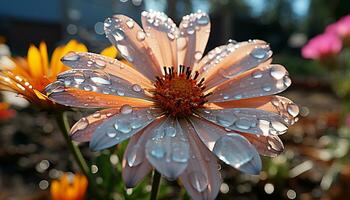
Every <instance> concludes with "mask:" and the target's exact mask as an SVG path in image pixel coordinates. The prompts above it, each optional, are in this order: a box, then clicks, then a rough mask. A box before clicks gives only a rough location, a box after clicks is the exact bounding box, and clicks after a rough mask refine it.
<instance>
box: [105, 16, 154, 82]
mask: <svg viewBox="0 0 350 200" xmlns="http://www.w3.org/2000/svg"><path fill="white" fill-rule="evenodd" d="M104 29H105V33H106V36H107V38H108V39H109V40H110V42H111V43H112V44H114V45H115V46H116V47H117V49H118V50H119V52H120V53H121V55H122V56H123V57H124V58H125V59H127V60H128V61H129V62H130V63H132V64H133V66H135V68H136V69H137V70H138V71H139V72H141V73H142V74H143V75H145V76H146V77H148V78H149V79H150V80H154V79H155V77H156V76H157V75H160V74H161V69H160V67H159V63H158V61H157V59H156V57H155V56H154V54H153V52H152V50H151V49H150V47H149V46H148V43H147V42H146V41H145V37H146V35H145V32H144V31H143V30H142V29H141V28H140V26H139V25H138V24H137V23H136V22H134V21H133V20H132V19H130V18H129V17H126V16H124V15H114V16H113V17H112V18H107V19H106V20H105V23H104Z"/></svg>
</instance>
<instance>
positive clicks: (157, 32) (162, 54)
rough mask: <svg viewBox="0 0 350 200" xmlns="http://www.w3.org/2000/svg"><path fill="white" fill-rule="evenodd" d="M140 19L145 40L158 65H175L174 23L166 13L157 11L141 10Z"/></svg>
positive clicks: (177, 31) (177, 33)
mask: <svg viewBox="0 0 350 200" xmlns="http://www.w3.org/2000/svg"><path fill="white" fill-rule="evenodd" d="M141 20H142V27H143V29H144V30H145V32H146V41H147V43H148V45H149V46H150V48H151V49H152V52H153V54H154V56H155V58H156V59H157V60H158V62H159V67H160V68H162V67H164V66H166V67H171V66H172V67H176V66H177V65H178V64H177V47H176V46H177V45H176V38H178V35H179V30H178V28H177V26H176V24H175V23H174V22H173V21H172V20H171V19H170V18H169V17H168V16H167V15H166V14H164V13H162V12H157V11H150V12H147V11H143V12H142V14H141Z"/></svg>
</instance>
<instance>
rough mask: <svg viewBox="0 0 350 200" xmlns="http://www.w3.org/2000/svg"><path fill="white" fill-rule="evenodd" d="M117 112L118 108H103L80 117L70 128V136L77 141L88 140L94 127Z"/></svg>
mask: <svg viewBox="0 0 350 200" xmlns="http://www.w3.org/2000/svg"><path fill="white" fill-rule="evenodd" d="M118 113H119V109H115V108H112V109H105V110H101V111H96V112H95V113H94V114H92V115H89V116H87V117H83V118H81V119H80V120H79V121H78V122H76V123H75V124H74V125H73V127H72V128H71V130H70V135H71V138H72V139H73V140H75V141H77V142H87V141H90V139H91V137H92V134H93V133H94V132H95V130H96V128H97V127H98V126H99V125H101V124H102V123H103V122H105V121H106V120H107V119H108V118H109V117H111V116H113V115H116V114H118Z"/></svg>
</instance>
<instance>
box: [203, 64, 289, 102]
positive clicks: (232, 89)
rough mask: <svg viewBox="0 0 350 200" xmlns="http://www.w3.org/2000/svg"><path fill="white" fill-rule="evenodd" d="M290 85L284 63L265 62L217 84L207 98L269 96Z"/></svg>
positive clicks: (211, 100) (212, 99)
mask: <svg viewBox="0 0 350 200" xmlns="http://www.w3.org/2000/svg"><path fill="white" fill-rule="evenodd" d="M290 85H291V80H290V78H289V74H288V72H287V70H286V69H285V68H284V67H283V66H282V65H268V63H265V64H263V65H261V66H259V67H256V68H254V69H252V70H249V71H247V72H244V73H242V74H240V75H237V76H234V77H233V78H231V79H230V80H228V81H226V82H224V83H223V84H221V85H219V86H217V87H216V88H214V89H213V90H212V92H213V94H212V95H210V96H209V97H208V98H207V99H208V101H209V102H223V101H231V100H237V99H247V98H253V97H261V96H269V95H272V94H277V93H280V92H282V91H284V90H285V89H287V88H288V87H289V86H290Z"/></svg>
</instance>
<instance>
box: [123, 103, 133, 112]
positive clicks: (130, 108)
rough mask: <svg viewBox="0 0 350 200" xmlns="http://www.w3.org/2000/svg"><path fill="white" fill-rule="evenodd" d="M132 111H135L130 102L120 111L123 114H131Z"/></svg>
mask: <svg viewBox="0 0 350 200" xmlns="http://www.w3.org/2000/svg"><path fill="white" fill-rule="evenodd" d="M132 111H133V110H132V107H131V106H130V105H128V104H125V105H123V106H122V107H121V108H120V113H122V114H129V113H131V112H132Z"/></svg>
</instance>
